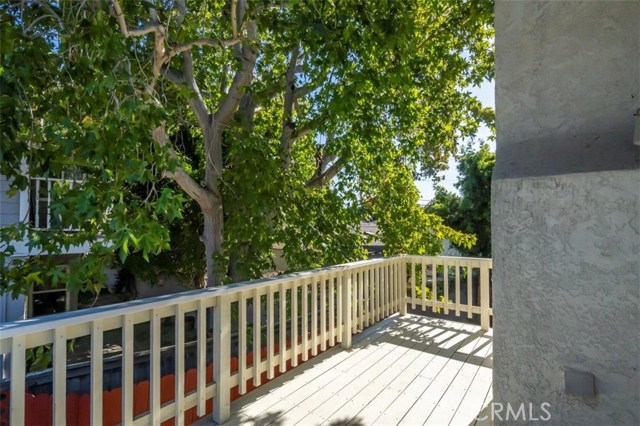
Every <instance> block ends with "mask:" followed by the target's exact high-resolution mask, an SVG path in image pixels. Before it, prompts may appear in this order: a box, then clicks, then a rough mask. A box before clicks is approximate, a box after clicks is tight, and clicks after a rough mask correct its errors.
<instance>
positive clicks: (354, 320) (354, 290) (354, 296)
mask: <svg viewBox="0 0 640 426" xmlns="http://www.w3.org/2000/svg"><path fill="white" fill-rule="evenodd" d="M350 287H351V334H357V333H358V272H357V270H356V271H353V272H352V273H351V284H350Z"/></svg>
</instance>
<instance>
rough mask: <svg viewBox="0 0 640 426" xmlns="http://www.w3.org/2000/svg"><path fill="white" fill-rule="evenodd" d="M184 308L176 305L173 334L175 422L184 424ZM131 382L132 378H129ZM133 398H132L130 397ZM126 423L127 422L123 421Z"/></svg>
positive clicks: (178, 424) (177, 425)
mask: <svg viewBox="0 0 640 426" xmlns="http://www.w3.org/2000/svg"><path fill="white" fill-rule="evenodd" d="M184 314H185V312H184V308H183V305H176V317H175V322H174V334H175V337H174V339H175V342H176V348H175V357H176V359H175V378H176V379H175V424H176V426H182V425H184V410H185V407H184V357H185V351H184V342H185V340H184ZM131 382H132V383H133V378H132V380H131ZM131 399H133V398H131ZM125 424H128V423H125Z"/></svg>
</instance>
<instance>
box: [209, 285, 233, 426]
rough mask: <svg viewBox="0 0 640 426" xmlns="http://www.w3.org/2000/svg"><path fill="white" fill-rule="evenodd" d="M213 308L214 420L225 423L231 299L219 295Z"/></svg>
mask: <svg viewBox="0 0 640 426" xmlns="http://www.w3.org/2000/svg"><path fill="white" fill-rule="evenodd" d="M217 299H218V300H217V301H218V303H217V305H216V306H215V307H214V309H213V379H214V381H215V382H216V393H215V396H214V398H213V421H214V422H216V423H217V424H223V423H224V422H226V421H227V420H228V419H229V416H230V405H231V396H230V394H229V389H230V384H229V376H230V364H231V321H229V318H231V301H230V299H229V298H228V296H225V295H222V296H218V297H217Z"/></svg>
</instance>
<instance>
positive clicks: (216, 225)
mask: <svg viewBox="0 0 640 426" xmlns="http://www.w3.org/2000/svg"><path fill="white" fill-rule="evenodd" d="M222 213H223V210H222V203H221V202H219V201H217V200H216V201H214V202H213V209H212V210H203V211H202V214H203V215H204V229H203V232H202V237H201V239H202V242H203V243H204V247H205V256H206V266H207V287H215V286H219V285H221V284H222V276H223V272H224V266H223V265H220V264H219V262H220V257H221V255H222V253H223V249H222V232H223V217H222Z"/></svg>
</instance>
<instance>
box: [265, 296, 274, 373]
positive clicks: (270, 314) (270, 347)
mask: <svg viewBox="0 0 640 426" xmlns="http://www.w3.org/2000/svg"><path fill="white" fill-rule="evenodd" d="M275 311H276V307H275V290H274V288H273V287H269V288H268V290H267V379H269V380H271V379H273V378H274V377H275V376H274V368H275V356H274V349H275V348H274V346H275V343H276V338H275V318H274V317H275Z"/></svg>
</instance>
